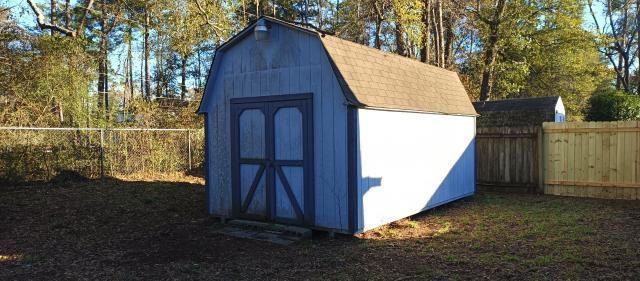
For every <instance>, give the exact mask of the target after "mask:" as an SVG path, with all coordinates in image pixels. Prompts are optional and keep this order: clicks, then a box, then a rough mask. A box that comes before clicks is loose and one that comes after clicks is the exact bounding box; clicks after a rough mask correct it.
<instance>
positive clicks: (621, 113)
mask: <svg viewBox="0 0 640 281" xmlns="http://www.w3.org/2000/svg"><path fill="white" fill-rule="evenodd" d="M586 115H587V120H588V121H620V120H640V97H639V96H636V95H630V94H627V93H624V92H621V91H613V90H609V91H605V92H602V93H598V94H595V95H593V96H591V98H590V99H589V109H588V110H587V114H586Z"/></svg>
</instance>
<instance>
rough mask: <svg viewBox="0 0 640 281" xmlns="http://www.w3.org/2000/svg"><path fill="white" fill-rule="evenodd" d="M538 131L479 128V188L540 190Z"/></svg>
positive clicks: (477, 151) (516, 128) (513, 128)
mask: <svg viewBox="0 0 640 281" xmlns="http://www.w3.org/2000/svg"><path fill="white" fill-rule="evenodd" d="M541 131H542V130H541V128H540V127H539V126H530V127H493V128H478V129H477V131H476V161H477V171H476V172H477V175H476V176H477V183H478V185H479V186H480V187H482V188H484V189H500V190H510V191H518V192H534V191H541V181H542V178H541V166H542V162H541V153H540V151H541V148H542V147H541V145H540V144H541V140H542V135H541Z"/></svg>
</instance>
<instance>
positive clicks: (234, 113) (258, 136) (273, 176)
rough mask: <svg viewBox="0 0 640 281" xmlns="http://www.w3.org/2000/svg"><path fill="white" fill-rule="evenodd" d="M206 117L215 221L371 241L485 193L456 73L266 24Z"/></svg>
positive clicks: (236, 53)
mask: <svg viewBox="0 0 640 281" xmlns="http://www.w3.org/2000/svg"><path fill="white" fill-rule="evenodd" d="M199 113H202V114H204V115H205V118H204V119H205V132H206V133H205V134H206V149H205V150H206V156H205V163H206V164H205V167H206V188H207V202H208V206H207V207H208V211H209V212H210V213H211V214H212V215H215V216H219V217H222V218H225V219H227V218H243V219H250V220H262V221H268V222H276V223H283V224H292V225H300V226H306V227H310V228H314V229H320V230H328V231H335V232H341V233H360V232H363V231H366V230H369V229H372V228H375V227H377V226H380V225H383V224H386V223H389V222H393V221H395V220H398V219H402V218H405V217H408V216H411V215H413V214H416V213H419V212H421V211H424V210H427V209H429V208H433V207H436V206H438V205H442V204H445V203H447V202H451V201H453V200H457V199H460V198H463V197H466V196H470V195H472V194H473V193H474V191H475V121H476V115H477V114H476V111H475V110H474V108H473V106H472V104H471V101H470V100H469V98H468V96H467V94H466V92H465V89H464V87H463V85H462V83H461V82H460V79H459V78H458V75H457V74H456V73H455V72H451V71H448V70H445V69H441V68H437V67H434V66H430V65H427V64H424V63H421V62H418V61H416V60H413V59H409V58H405V57H402V56H398V55H393V54H388V53H385V52H382V51H380V50H377V49H373V48H369V47H366V46H362V45H359V44H356V43H353V42H349V41H345V40H342V39H339V38H337V37H334V36H331V35H328V34H324V33H322V32H320V31H318V30H315V29H312V28H307V27H304V26H300V25H297V24H292V23H288V22H283V21H280V20H277V19H273V18H269V17H262V18H260V19H259V20H257V21H255V22H253V23H252V24H250V25H249V26H248V27H247V28H245V29H244V30H243V31H241V32H240V33H239V34H237V35H236V36H234V37H233V38H231V39H230V40H229V41H228V42H226V43H225V44H223V45H221V46H220V47H219V48H218V49H217V51H216V56H215V58H214V60H213V64H212V67H211V70H210V73H209V77H208V80H207V86H206V89H205V94H204V97H203V99H202V103H201V105H200V109H199Z"/></svg>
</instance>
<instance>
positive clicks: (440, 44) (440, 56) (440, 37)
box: [438, 0, 444, 67]
mask: <svg viewBox="0 0 640 281" xmlns="http://www.w3.org/2000/svg"><path fill="white" fill-rule="evenodd" d="M438 49H439V50H440V51H439V52H438V60H439V63H438V66H440V67H444V27H443V25H442V0H438Z"/></svg>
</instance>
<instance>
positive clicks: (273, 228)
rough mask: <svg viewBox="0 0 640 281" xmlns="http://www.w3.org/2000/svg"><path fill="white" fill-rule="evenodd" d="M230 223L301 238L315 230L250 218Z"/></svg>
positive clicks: (240, 226)
mask: <svg viewBox="0 0 640 281" xmlns="http://www.w3.org/2000/svg"><path fill="white" fill-rule="evenodd" d="M228 223H229V224H230V225H232V226H235V227H239V228H245V229H252V230H257V231H265V232H270V233H273V234H283V235H291V236H297V237H301V238H309V237H311V235H312V234H313V232H312V231H311V229H309V228H304V227H299V226H291V225H283V224H277V223H267V222H260V221H250V220H230V221H229V222H228Z"/></svg>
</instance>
